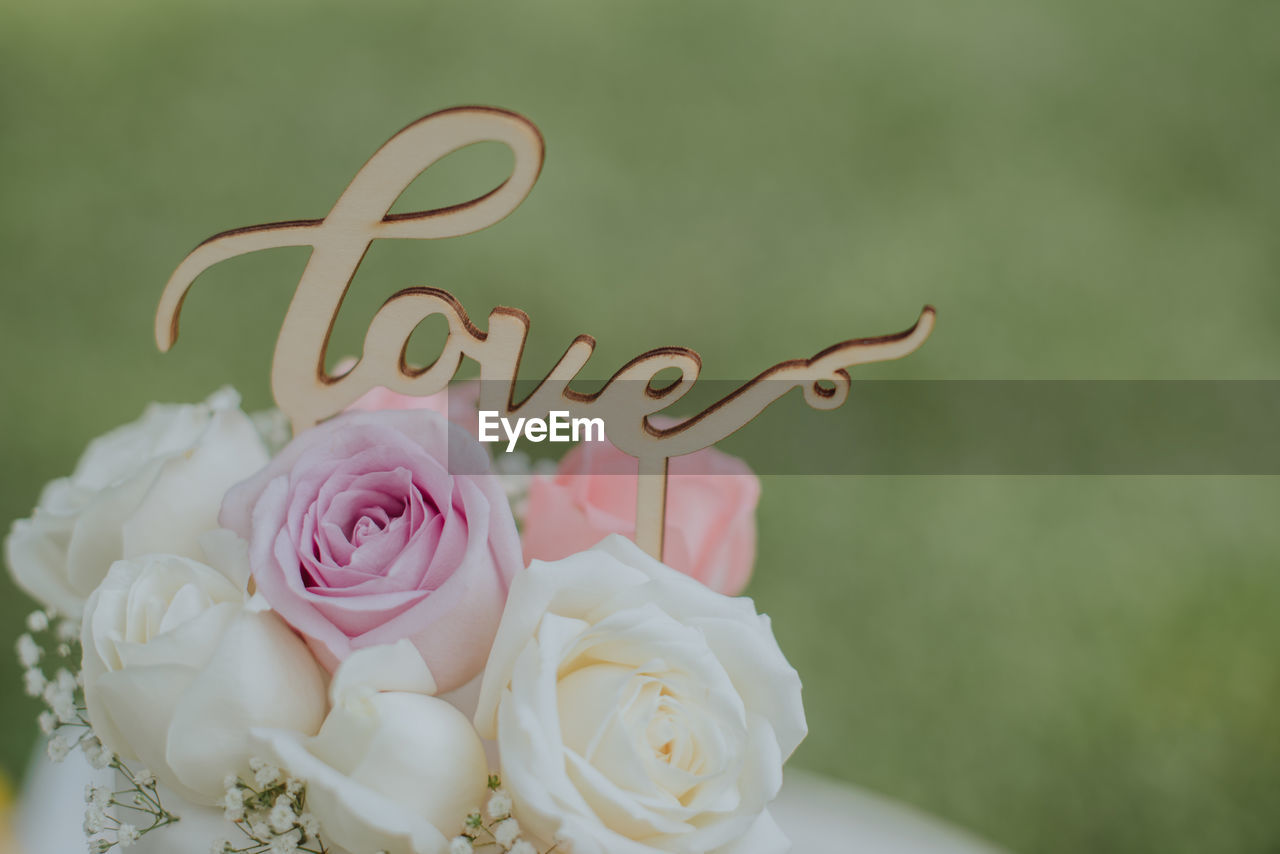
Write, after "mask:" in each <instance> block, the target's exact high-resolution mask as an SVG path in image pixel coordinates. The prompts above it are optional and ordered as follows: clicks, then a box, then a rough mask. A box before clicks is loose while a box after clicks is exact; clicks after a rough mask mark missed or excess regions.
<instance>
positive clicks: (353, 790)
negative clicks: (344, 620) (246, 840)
mask: <svg viewBox="0 0 1280 854" xmlns="http://www.w3.org/2000/svg"><path fill="white" fill-rule="evenodd" d="M435 690H436V685H435V680H434V679H432V677H431V671H430V670H429V669H428V668H427V666H426V664H425V663H424V662H423V660H422V656H421V654H420V653H419V652H418V651H417V650H416V649H415V648H414V646H413V644H412V643H411V642H410V641H408V640H401V641H399V642H398V643H396V644H390V645H384V646H375V647H366V648H365V649H361V650H357V651H356V652H353V653H352V654H351V655H350V656H349V657H348V658H347V659H346V660H345V661H344V662H343V663H342V665H341V666H340V667H339V668H338V671H337V673H336V674H335V675H334V678H333V683H332V684H331V685H330V690H329V694H330V699H331V702H332V709H331V710H330V712H329V716H328V717H327V718H326V719H325V722H324V726H323V727H321V729H320V733H319V734H318V735H316V736H315V737H313V738H307V737H304V736H301V735H299V734H298V733H297V732H293V731H279V730H277V731H273V730H266V729H264V730H256V731H255V735H256V736H257V737H258V739H259V741H260V743H261V744H262V745H263V748H264V749H263V751H262V752H263V753H264V754H265V755H266V756H267V757H269V758H271V759H272V760H274V761H275V762H276V763H277V764H279V766H280V767H281V768H283V769H285V770H286V771H287V772H288V773H289V774H290V775H291V776H294V777H297V778H298V779H301V780H303V781H305V782H306V784H307V806H308V809H309V810H310V811H311V812H312V813H313V814H314V815H315V816H316V818H317V819H318V820H319V822H320V833H321V836H322V837H323V839H324V841H325V843H326V844H329V845H334V846H337V847H339V848H341V849H343V850H345V851H349V852H353V854H365V852H374V851H384V852H388V854H442V852H447V851H448V850H449V839H450V838H451V837H453V836H456V835H457V834H458V833H459V832H460V831H461V829H462V822H463V819H464V817H465V816H466V814H467V813H468V812H469V811H470V810H471V809H473V808H475V807H476V806H477V805H479V804H480V803H481V801H482V799H483V795H484V792H485V785H486V782H487V780H488V763H487V761H486V759H485V754H484V746H483V745H482V744H481V742H480V736H479V735H478V734H477V733H476V731H475V728H474V727H472V725H471V722H470V721H468V720H467V719H466V717H464V716H463V714H462V713H461V712H459V711H458V710H457V709H455V708H454V707H453V706H451V705H449V703H447V702H445V701H444V700H442V699H439V698H437V697H433V696H430V695H431V694H434V693H435Z"/></svg>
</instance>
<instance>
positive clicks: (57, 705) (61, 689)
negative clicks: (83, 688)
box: [42, 668, 79, 723]
mask: <svg viewBox="0 0 1280 854" xmlns="http://www.w3.org/2000/svg"><path fill="white" fill-rule="evenodd" d="M76 687H77V686H76V677H75V676H73V675H72V673H71V671H70V670H67V669H65V668H63V669H61V670H59V671H58V673H57V675H55V676H54V677H53V681H52V682H50V683H49V684H47V685H45V686H44V691H43V692H42V696H43V697H44V701H45V702H46V703H48V704H49V708H51V709H53V713H54V714H55V715H57V716H58V720H60V721H62V722H63V723H73V722H75V721H76V720H77V719H78V718H79V711H78V710H77V709H76Z"/></svg>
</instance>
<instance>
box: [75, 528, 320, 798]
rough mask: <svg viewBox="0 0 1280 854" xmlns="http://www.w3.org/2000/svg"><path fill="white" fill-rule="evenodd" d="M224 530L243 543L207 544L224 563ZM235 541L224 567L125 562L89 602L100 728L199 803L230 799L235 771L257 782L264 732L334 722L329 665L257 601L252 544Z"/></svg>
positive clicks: (92, 684) (88, 673)
mask: <svg viewBox="0 0 1280 854" xmlns="http://www.w3.org/2000/svg"><path fill="white" fill-rule="evenodd" d="M217 535H223V536H224V537H229V538H231V540H233V541H234V537H232V536H231V535H230V533H229V532H217V534H215V535H211V536H209V537H206V543H208V544H209V551H210V552H214V553H219V554H218V558H219V559H217V560H215V562H218V563H219V564H221V563H222V562H223V561H224V560H225V559H226V558H225V552H227V551H230V549H228V548H227V546H226V540H225V539H222V538H219V537H218V536H217ZM215 543H217V544H218V545H220V546H221V548H215V547H214V544H215ZM235 544H236V546H237V547H238V550H239V554H238V555H237V558H238V559H237V560H235V561H234V564H235V568H234V570H232V569H228V570H226V571H224V572H219V571H218V570H215V569H213V568H212V567H210V566H208V565H206V564H203V563H200V562H198V561H195V560H192V559H190V558H185V557H178V556H175V555H144V556H142V557H139V558H135V559H133V560H121V561H117V562H116V563H114V564H112V566H111V569H110V571H108V573H107V577H106V579H104V580H103V582H102V585H101V586H100V587H99V588H98V589H97V590H96V591H95V592H94V594H93V595H92V596H91V597H90V598H89V603H88V605H87V606H86V607H85V618H84V626H83V629H82V636H81V640H82V641H83V644H84V694H85V703H86V705H87V706H88V710H89V719H90V722H91V723H92V724H93V727H94V731H95V733H96V734H97V735H98V737H99V738H100V739H101V740H102V743H103V744H105V745H106V746H107V748H109V749H110V750H111V751H112V752H114V753H116V754H119V755H120V756H121V757H122V758H125V759H136V760H138V761H139V762H141V763H142V765H145V766H146V767H147V768H149V769H150V770H151V771H152V772H153V773H154V774H155V775H156V778H157V779H158V780H160V781H161V782H162V783H164V784H165V785H166V786H167V787H168V788H170V789H172V790H173V791H174V792H176V793H177V794H178V795H179V796H180V797H182V798H185V799H187V800H189V801H193V802H196V803H206V804H212V803H217V802H219V801H220V800H222V797H223V794H224V787H223V778H224V777H226V775H228V774H237V775H240V776H243V777H248V776H249V759H250V757H251V756H252V754H253V747H252V743H251V739H250V735H249V731H250V730H251V729H252V728H253V727H258V726H273V727H290V728H293V729H297V730H298V731H300V732H306V733H314V732H315V731H316V730H317V729H318V728H319V726H320V722H321V721H322V720H323V718H324V710H325V696H324V676H323V674H322V672H321V670H320V667H319V665H318V664H316V662H315V660H314V659H313V658H312V656H311V653H310V651H308V650H307V647H306V644H305V643H303V641H302V640H301V639H300V638H298V636H297V635H295V634H294V633H293V631H292V630H291V629H289V627H288V626H287V625H285V623H284V621H283V620H281V619H280V618H279V617H278V616H277V615H276V614H274V613H272V612H271V611H269V610H266V608H265V606H264V605H263V603H262V602H261V600H257V599H255V600H254V601H252V602H246V595H245V592H244V587H243V582H244V581H247V578H248V573H247V559H246V558H245V556H244V549H245V546H244V544H243V543H241V542H239V541H235ZM210 558H211V559H214V555H213V554H211V555H210ZM233 579H234V580H233Z"/></svg>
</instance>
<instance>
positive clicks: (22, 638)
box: [18, 612, 44, 667]
mask: <svg viewBox="0 0 1280 854" xmlns="http://www.w3.org/2000/svg"><path fill="white" fill-rule="evenodd" d="M37 613H38V612H37ZM42 655H44V650H43V649H41V648H40V644H38V643H36V639H35V638H33V637H31V635H19V636H18V663H19V664H21V665H22V666H23V667H35V666H36V664H37V663H39V661H40V656H42Z"/></svg>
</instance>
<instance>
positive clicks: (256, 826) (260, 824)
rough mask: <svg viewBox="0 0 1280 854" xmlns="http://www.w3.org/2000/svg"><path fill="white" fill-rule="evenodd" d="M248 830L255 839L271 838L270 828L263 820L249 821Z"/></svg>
mask: <svg viewBox="0 0 1280 854" xmlns="http://www.w3.org/2000/svg"><path fill="white" fill-rule="evenodd" d="M249 832H250V833H252V834H253V835H254V837H255V838H256V839H270V838H271V828H270V827H269V826H268V825H267V823H266V822H265V821H250V822H249Z"/></svg>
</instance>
